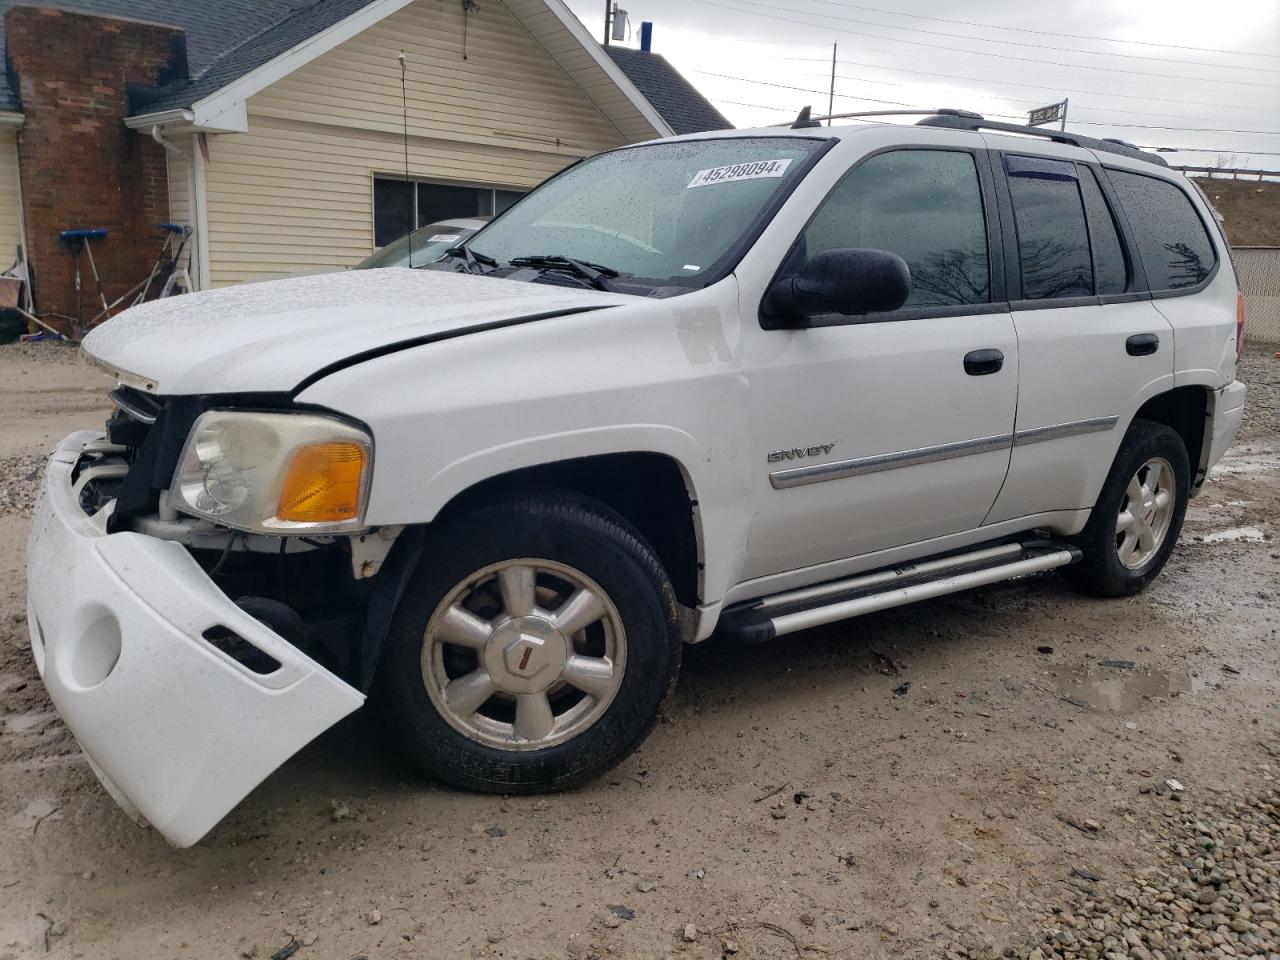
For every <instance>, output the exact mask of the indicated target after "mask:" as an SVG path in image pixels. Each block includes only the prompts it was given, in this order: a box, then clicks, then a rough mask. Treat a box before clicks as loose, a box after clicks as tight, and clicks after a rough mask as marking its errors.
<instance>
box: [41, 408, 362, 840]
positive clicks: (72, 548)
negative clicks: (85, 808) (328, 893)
mask: <svg viewBox="0 0 1280 960" xmlns="http://www.w3.org/2000/svg"><path fill="white" fill-rule="evenodd" d="M101 439H102V434H100V433H97V432H93V431H84V432H81V433H76V434H72V435H71V436H69V437H67V438H66V439H65V440H63V441H62V442H61V443H60V444H59V445H58V448H57V449H56V450H55V451H54V454H53V456H52V457H51V458H50V460H49V464H48V468H47V469H46V471H45V476H44V482H43V485H42V487H41V491H40V497H39V500H38V502H37V506H36V511H35V516H34V518H33V521H32V527H31V538H30V541H29V544H28V548H27V597H28V599H27V619H28V625H29V629H30V632H31V648H32V652H33V654H34V656H35V661H36V668H37V669H38V670H39V672H40V676H41V678H42V679H43V680H44V684H45V687H46V688H47V689H48V691H49V697H50V699H52V700H53V702H54V705H55V706H56V707H57V708H58V712H59V713H60V714H61V715H62V719H63V720H64V722H65V723H66V725H67V727H68V728H69V729H70V730H71V732H72V733H73V734H74V735H75V737H76V739H77V740H78V741H79V742H80V745H81V747H83V749H84V751H85V753H86V754H87V755H88V757H89V759H90V762H91V765H92V767H93V769H94V771H95V772H96V773H97V775H98V777H99V779H100V780H102V783H103V785H104V786H105V787H106V788H107V790H108V791H109V792H110V793H111V795H112V796H113V797H114V798H115V799H116V800H117V801H118V802H119V803H120V804H121V805H122V806H123V807H125V808H126V809H127V810H129V811H130V812H131V813H135V814H140V815H141V816H142V817H143V818H145V819H146V820H147V821H148V822H149V823H151V824H152V825H153V826H154V827H155V828H156V829H157V830H159V831H160V833H161V834H163V835H164V837H165V838H166V839H167V840H168V841H169V842H170V843H173V844H174V845H176V846H180V847H186V846H190V845H191V844H193V843H195V842H196V841H198V840H199V839H200V838H201V837H203V836H204V835H205V834H206V833H207V832H208V831H209V830H210V829H212V828H213V826H214V825H215V824H217V822H218V821H219V820H221V819H222V818H223V817H224V816H225V815H226V814H227V813H228V812H229V811H230V810H231V809H232V808H233V807H234V806H235V805H236V804H237V803H239V802H240V801H241V800H242V799H243V798H244V797H245V796H246V795H247V794H248V793H249V792H250V791H251V790H252V789H253V788H254V787H256V786H257V785H258V784H259V783H261V782H262V780H263V779H265V778H266V777H267V775H268V774H270V773H271V772H272V771H273V770H275V769H276V768H277V767H278V766H280V764H282V763H283V762H284V761H285V760H287V759H288V758H289V757H290V756H292V755H293V754H294V753H296V752H297V751H298V750H299V749H301V748H302V747H303V746H304V745H305V744H307V743H308V742H309V741H311V740H312V739H314V738H315V737H316V736H318V735H319V734H320V733H321V732H323V731H324V730H326V729H327V728H328V727H330V726H332V725H333V724H334V723H336V722H337V721H338V720H341V719H342V718H343V717H345V716H347V715H348V714H350V713H353V712H354V711H355V710H357V709H359V707H360V706H361V705H362V704H363V703H364V696H363V695H362V694H361V693H360V692H359V691H357V690H355V689H354V688H352V687H351V686H349V685H348V684H346V683H344V682H343V681H342V680H340V679H339V678H338V677H336V676H334V675H333V674H332V673H330V672H329V671H328V670H326V669H325V668H324V667H322V666H321V665H320V664H318V663H316V662H315V661H314V660H312V659H310V658H309V657H307V656H305V655H304V654H303V653H301V651H299V650H298V649H297V648H296V647H294V646H292V645H291V644H289V643H288V642H287V641H285V640H284V639H283V638H281V637H280V636H279V635H278V634H276V633H275V632H274V631H272V630H271V629H269V628H268V627H267V626H265V625H264V624H262V623H261V622H260V621H258V620H256V619H254V618H253V617H251V616H249V615H248V614H247V613H245V612H244V611H243V610H241V609H240V608H239V607H238V606H236V604H235V603H233V602H232V600H231V599H230V598H229V597H227V596H226V595H225V594H224V593H222V591H220V590H219V589H218V587H217V586H215V584H214V583H213V581H212V580H210V579H209V577H208V576H207V575H206V574H205V572H204V571H203V570H202V569H201V568H200V566H199V565H198V564H197V563H196V561H195V560H194V559H193V558H192V556H191V554H190V553H189V552H188V551H187V550H186V548H184V547H183V546H182V545H180V544H178V543H174V542H171V541H167V540H160V539H156V538H154V537H149V536H145V535H143V534H139V533H131V532H129V533H114V534H108V533H107V532H106V514H107V512H108V511H107V510H103V511H101V512H100V513H98V514H97V515H96V516H93V517H90V516H88V515H87V514H86V513H85V512H84V510H83V509H82V508H81V506H80V503H79V500H78V497H77V495H76V491H75V490H74V487H73V480H72V477H73V472H74V470H75V465H76V463H77V461H78V460H79V459H80V457H81V454H82V452H83V450H84V448H85V446H86V445H88V444H91V443H93V442H95V441H99V440H101ZM211 631H218V632H220V633H221V634H224V635H225V633H226V632H227V631H230V632H232V633H234V634H235V635H237V636H238V637H240V638H242V639H243V640H245V641H247V642H248V643H250V644H251V645H252V646H254V647H256V648H258V649H259V650H261V651H262V652H264V653H265V654H267V655H268V656H269V657H270V658H272V659H273V660H275V661H276V662H277V663H279V667H278V668H277V669H274V670H272V671H271V672H270V673H265V674H261V673H256V672H254V671H253V670H251V669H250V668H249V667H247V666H245V665H242V664H241V663H240V662H238V661H237V660H235V659H232V657H230V656H228V655H227V654H225V653H223V652H222V650H220V649H219V648H218V647H215V646H214V645H213V644H212V643H210V642H209V641H208V640H206V639H205V635H206V634H207V633H210V632H211ZM211 635H212V634H211Z"/></svg>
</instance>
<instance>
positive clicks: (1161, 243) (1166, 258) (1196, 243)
mask: <svg viewBox="0 0 1280 960" xmlns="http://www.w3.org/2000/svg"><path fill="white" fill-rule="evenodd" d="M1107 178H1108V179H1109V180H1110V181H1111V184H1112V186H1113V187H1115V191H1116V194H1117V196H1118V197H1119V198H1120V205H1121V206H1122V207H1123V208H1124V213H1125V217H1126V218H1127V219H1128V221H1129V226H1130V227H1131V228H1132V230H1133V232H1134V234H1135V236H1136V243H1137V245H1138V252H1139V254H1141V256H1142V266H1143V268H1144V269H1145V270H1146V273H1147V283H1148V284H1149V286H1150V287H1151V289H1152V290H1156V291H1160V290H1178V289H1181V288H1183V287H1194V286H1196V285H1197V284H1199V283H1202V282H1203V281H1204V280H1206V279H1208V277H1209V274H1210V273H1212V272H1213V268H1214V266H1215V265H1216V264H1217V253H1216V252H1215V250H1214V247H1213V242H1212V241H1211V240H1210V239H1209V232H1208V230H1206V229H1205V225H1204V221H1203V220H1201V219H1200V215H1199V214H1198V213H1196V209H1195V207H1194V206H1192V203H1191V198H1190V197H1188V196H1187V195H1186V194H1185V193H1183V192H1182V190H1180V189H1179V188H1178V187H1177V186H1175V185H1174V184H1172V183H1170V182H1168V181H1167V180H1160V179H1158V178H1156V177H1148V176H1144V175H1143V174H1140V173H1129V172H1128V171H1125V170H1114V169H1110V168H1108V170H1107Z"/></svg>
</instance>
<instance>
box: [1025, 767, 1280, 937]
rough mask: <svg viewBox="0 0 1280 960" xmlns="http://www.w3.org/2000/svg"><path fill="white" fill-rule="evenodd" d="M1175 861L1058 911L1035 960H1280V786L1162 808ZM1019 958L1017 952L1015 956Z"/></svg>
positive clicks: (1167, 847)
mask: <svg viewBox="0 0 1280 960" xmlns="http://www.w3.org/2000/svg"><path fill="white" fill-rule="evenodd" d="M1161 808H1162V813H1163V817H1164V821H1165V822H1164V824H1163V829H1159V830H1158V832H1159V833H1160V834H1161V835H1162V836H1163V838H1164V839H1163V840H1162V841H1161V846H1162V848H1163V849H1162V853H1163V854H1164V855H1165V858H1166V860H1167V862H1166V863H1165V864H1164V865H1162V866H1160V867H1157V868H1153V869H1150V870H1148V871H1146V872H1145V873H1144V874H1143V875H1140V876H1138V877H1137V878H1135V879H1134V880H1133V881H1132V882H1130V883H1128V884H1123V885H1116V886H1114V887H1113V888H1112V889H1110V890H1107V889H1105V888H1103V887H1102V886H1101V885H1100V886H1099V888H1097V889H1096V890H1095V892H1094V893H1093V894H1092V895H1091V894H1089V893H1085V892H1083V891H1082V892H1081V893H1080V894H1079V895H1078V896H1077V897H1076V898H1075V900H1074V901H1073V902H1071V903H1070V904H1067V905H1065V906H1062V907H1058V908H1055V910H1057V911H1060V912H1055V913H1054V914H1053V915H1051V916H1050V917H1048V918H1047V922H1046V924H1045V927H1046V929H1045V930H1044V932H1043V934H1042V936H1041V937H1040V938H1039V941H1038V942H1035V943H1031V944H1025V945H1022V946H1019V947H1015V948H1013V950H1012V955H1015V956H1017V957H1020V958H1025V960H1053V958H1080V960H1098V958H1106V957H1131V958H1134V960H1162V958H1164V960H1175V958H1176V960H1190V958H1200V957H1223V956H1231V957H1266V958H1268V960H1270V958H1273V957H1276V956H1280V790H1275V789H1271V790H1270V791H1269V792H1267V793H1265V794H1261V795H1251V796H1248V797H1245V798H1244V799H1225V798H1224V799H1220V800H1211V801H1207V802H1205V803H1203V804H1200V805H1197V806H1191V805H1188V804H1173V803H1168V804H1162V805H1161ZM1006 955H1009V954H1006Z"/></svg>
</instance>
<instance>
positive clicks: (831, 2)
mask: <svg viewBox="0 0 1280 960" xmlns="http://www.w3.org/2000/svg"><path fill="white" fill-rule="evenodd" d="M741 2H744V3H745V2H747V0H741ZM811 2H813V3H822V4H826V5H827V6H833V7H855V8H856V9H860V10H861V9H873V8H867V7H860V6H858V5H857V4H844V3H839V2H837V0H811ZM753 5H754V6H763V7H770V8H773V9H785V8H781V7H778V6H777V5H776V4H771V3H757V4H753ZM744 12H745V11H744ZM792 12H794V13H798V14H803V15H805V16H814V17H829V18H831V19H833V20H840V21H842V22H844V23H856V24H860V25H862V26H867V27H883V28H884V29H886V30H906V31H910V32H912V33H919V34H925V35H928V36H932V37H946V38H948V39H951V40H972V41H974V42H975V43H992V44H999V45H1000V46H1002V47H1026V48H1028V49H1033V50H1054V51H1056V52H1059V53H1072V54H1082V55H1084V56H1091V57H1120V58H1123V59H1125V60H1141V61H1143V62H1144V63H1152V62H1155V63H1174V64H1178V65H1179V66H1198V67H1209V68H1211V69H1217V70H1253V71H1255V72H1257V73H1276V74H1280V70H1274V69H1270V68H1268V67H1250V66H1245V65H1243V64H1236V63H1210V62H1208V61H1206V60H1185V59H1178V58H1175V57H1153V56H1151V55H1150V54H1145V53H1143V54H1138V53H1115V52H1112V51H1107V50H1079V49H1076V48H1074V47H1063V46H1058V45H1054V44H1048V43H1027V42H1025V41H1019V40H1004V39H992V38H990V37H974V36H970V35H968V34H957V33H953V32H946V31H942V30H927V29H925V28H923V27H909V26H899V25H897V24H893V23H878V22H876V21H875V20H860V19H858V18H856V17H838V16H835V15H834V14H826V13H822V12H820V11H817V10H794V11H792ZM876 12H877V13H888V12H889V11H880V10H877V11H876ZM903 16H910V14H903ZM921 19H935V18H932V17H922V18H921ZM948 22H949V21H948ZM996 29H999V28H996ZM860 35H861V36H869V37H873V38H876V39H881V40H894V39H895V38H893V37H877V36H876V35H875V34H860ZM897 42H898V43H910V42H912V41H909V40H898V41H897ZM922 45H927V44H922ZM941 49H944V50H960V51H961V52H964V53H972V54H975V55H977V56H993V57H1000V54H994V53H983V52H982V51H978V50H963V48H956V47H942V48H941ZM1260 56H1265V54H1260ZM1001 59H1006V60H1019V59H1025V58H1021V57H1007V56H1006V57H1002V58H1001ZM1032 62H1035V63H1040V62H1044V63H1048V62H1049V61H1032ZM1060 66H1084V65H1083V64H1060ZM1094 69H1098V70H1105V69H1108V68H1106V67H1095V68H1094ZM1117 72H1121V73H1123V72H1125V71H1117ZM1151 76H1157V74H1151ZM1217 82H1219V83H1228V82H1231V81H1225V80H1224V81H1217Z"/></svg>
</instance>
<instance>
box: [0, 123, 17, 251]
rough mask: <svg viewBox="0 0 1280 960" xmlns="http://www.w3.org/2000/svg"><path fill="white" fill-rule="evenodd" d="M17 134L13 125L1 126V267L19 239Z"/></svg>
mask: <svg viewBox="0 0 1280 960" xmlns="http://www.w3.org/2000/svg"><path fill="white" fill-rule="evenodd" d="M17 134H18V131H16V130H13V129H0V270H8V269H9V267H10V266H12V264H13V262H14V260H15V259H17V256H16V254H17V250H18V247H19V245H20V244H21V243H22V206H21V204H20V203H19V202H18V136H17Z"/></svg>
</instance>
